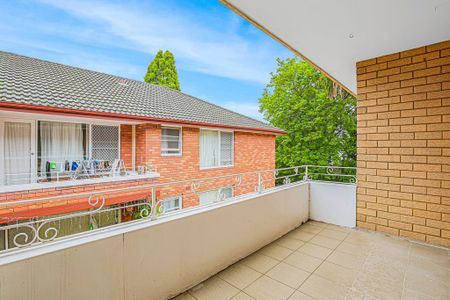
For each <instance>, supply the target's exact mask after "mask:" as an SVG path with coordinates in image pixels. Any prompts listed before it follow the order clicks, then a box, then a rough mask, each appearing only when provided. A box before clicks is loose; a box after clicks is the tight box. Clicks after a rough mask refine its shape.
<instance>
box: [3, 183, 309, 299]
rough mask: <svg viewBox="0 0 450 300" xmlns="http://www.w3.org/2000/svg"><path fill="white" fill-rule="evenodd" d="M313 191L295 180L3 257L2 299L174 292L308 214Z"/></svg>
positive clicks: (150, 295) (148, 296) (126, 296)
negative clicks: (169, 214)
mask: <svg viewBox="0 0 450 300" xmlns="http://www.w3.org/2000/svg"><path fill="white" fill-rule="evenodd" d="M308 191H309V184H308V183H296V184H292V185H289V186H285V187H281V188H277V189H274V190H271V191H266V192H264V193H263V194H256V195H248V196H244V197H242V198H241V199H236V200H234V201H230V202H223V203H221V204H219V205H216V206H210V207H205V208H199V209H194V210H189V211H187V212H184V213H180V214H177V215H173V216H170V217H166V218H160V219H158V220H156V221H152V222H151V221H148V220H143V221H139V222H135V223H134V224H131V225H130V224H127V225H123V226H122V227H117V228H115V229H112V230H111V229H109V230H105V231H99V232H93V233H90V234H84V235H83V236H80V237H78V238H76V239H75V238H73V239H67V240H61V241H57V242H54V243H49V244H47V245H45V244H44V245H42V246H39V247H36V248H30V249H26V250H23V251H19V253H17V254H12V255H8V256H7V257H0V299H2V300H3V299H5V300H9V299H11V300H12V299H14V300H15V299H26V300H28V299H29V300H40V299H45V300H53V299H55V300H59V299H68V300H71V299H84V300H90V299H95V300H97V299H99V300H102V299H105V300H106V299H108V300H110V299H117V300H125V299H126V300H128V299H133V300H139V299H146V300H150V299H167V298H169V297H170V296H174V295H177V294H178V293H180V292H182V291H184V290H186V289H188V288H190V287H192V286H194V285H196V284H198V283H200V282H201V281H203V280H205V279H207V278H208V277H210V276H212V275H214V274H215V273H217V272H219V271H220V270H222V269H224V268H226V267H227V266H229V265H231V264H233V263H234V262H236V261H238V260H239V259H241V258H244V257H246V256H247V255H249V254H251V253H253V252H254V251H256V250H258V249H259V248H261V247H263V246H265V245H266V244H268V243H270V242H272V241H273V240H275V239H277V238H279V237H280V236H282V235H284V234H285V233H287V232H289V231H290V230H292V229H294V228H296V227H297V226H299V225H300V224H301V223H302V222H305V221H307V219H308V212H309V204H308ZM15 256H16V257H15Z"/></svg>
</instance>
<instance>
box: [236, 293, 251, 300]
mask: <svg viewBox="0 0 450 300" xmlns="http://www.w3.org/2000/svg"><path fill="white" fill-rule="evenodd" d="M254 299H255V298H253V297H250V296H249V295H247V294H246V293H244V292H240V293H239V294H237V295H236V296H234V297H233V298H232V300H254Z"/></svg>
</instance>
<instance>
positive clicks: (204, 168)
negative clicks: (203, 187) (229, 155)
mask: <svg viewBox="0 0 450 300" xmlns="http://www.w3.org/2000/svg"><path fill="white" fill-rule="evenodd" d="M230 168H234V165H229V166H217V167H200V171H208V170H216V169H230Z"/></svg>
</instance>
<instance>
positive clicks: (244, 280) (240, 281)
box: [217, 263, 262, 290]
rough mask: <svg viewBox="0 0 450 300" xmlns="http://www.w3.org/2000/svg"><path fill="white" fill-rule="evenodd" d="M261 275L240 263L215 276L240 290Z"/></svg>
mask: <svg viewBox="0 0 450 300" xmlns="http://www.w3.org/2000/svg"><path fill="white" fill-rule="evenodd" d="M261 275H262V274H261V273H259V272H256V271H255V270H253V269H252V268H250V267H248V266H246V265H244V264H242V263H237V264H234V265H232V266H230V267H228V268H227V269H225V270H223V271H222V272H220V273H219V274H217V276H219V277H220V278H222V279H223V280H225V281H226V282H228V283H230V284H231V285H233V286H235V287H237V288H238V289H240V290H243V289H244V288H246V287H247V286H249V285H250V283H252V282H253V281H255V280H256V279H258V277H260V276H261Z"/></svg>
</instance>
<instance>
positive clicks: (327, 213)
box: [310, 181, 356, 227]
mask: <svg viewBox="0 0 450 300" xmlns="http://www.w3.org/2000/svg"><path fill="white" fill-rule="evenodd" d="M310 219H312V220H316V221H321V222H326V223H330V224H335V225H340V226H346V227H355V226H356V186H355V185H352V184H341V183H332V182H318V181H312V182H310Z"/></svg>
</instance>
